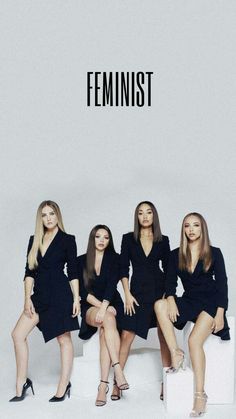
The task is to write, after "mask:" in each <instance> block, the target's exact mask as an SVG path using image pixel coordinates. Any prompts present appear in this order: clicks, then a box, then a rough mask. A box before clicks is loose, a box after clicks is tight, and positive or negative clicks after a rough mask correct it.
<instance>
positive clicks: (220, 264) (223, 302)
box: [214, 249, 228, 310]
mask: <svg viewBox="0 0 236 419" xmlns="http://www.w3.org/2000/svg"><path fill="white" fill-rule="evenodd" d="M214 277H215V281H216V287H217V305H218V307H222V308H224V309H225V310H227V308H228V284H227V275H226V271H225V263H224V258H223V255H222V253H221V250H220V249H216V253H215V260H214Z"/></svg>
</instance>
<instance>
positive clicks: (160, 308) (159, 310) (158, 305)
mask: <svg viewBox="0 0 236 419" xmlns="http://www.w3.org/2000/svg"><path fill="white" fill-rule="evenodd" d="M154 310H155V312H156V314H163V313H166V310H167V304H166V300H165V299H162V300H157V301H156V302H155V304H154Z"/></svg>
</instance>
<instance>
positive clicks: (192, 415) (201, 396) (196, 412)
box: [189, 391, 208, 418]
mask: <svg viewBox="0 0 236 419" xmlns="http://www.w3.org/2000/svg"><path fill="white" fill-rule="evenodd" d="M194 399H200V400H204V401H205V403H204V408H203V409H201V410H196V409H193V410H192V411H191V412H190V414H189V416H190V418H200V417H201V416H203V415H204V413H206V404H207V399H208V396H207V394H206V393H205V391H195V393H194Z"/></svg>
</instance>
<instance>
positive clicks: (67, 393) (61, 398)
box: [48, 382, 71, 402]
mask: <svg viewBox="0 0 236 419" xmlns="http://www.w3.org/2000/svg"><path fill="white" fill-rule="evenodd" d="M70 389H71V383H70V382H69V383H68V384H67V386H66V389H65V393H64V394H63V396H61V397H57V396H53V397H52V398H51V399H49V400H48V401H49V402H63V400H65V397H66V396H68V399H69V398H70Z"/></svg>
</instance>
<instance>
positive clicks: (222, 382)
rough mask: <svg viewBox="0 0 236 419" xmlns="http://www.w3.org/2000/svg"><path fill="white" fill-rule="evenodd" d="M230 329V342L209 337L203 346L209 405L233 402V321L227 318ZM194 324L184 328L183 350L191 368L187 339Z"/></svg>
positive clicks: (230, 317)
mask: <svg viewBox="0 0 236 419" xmlns="http://www.w3.org/2000/svg"><path fill="white" fill-rule="evenodd" d="M227 320H228V324H229V327H230V337H231V339H230V340H227V341H223V340H221V339H220V337H218V336H213V335H210V336H209V337H208V338H207V340H206V342H205V344H204V351H205V355H206V376H205V391H206V393H207V395H208V403H209V404H227V403H233V402H234V369H235V356H234V353H235V319H234V317H233V316H228V317H227ZM193 327H194V323H192V322H188V323H187V325H186V326H185V328H184V350H185V353H186V359H187V362H188V364H189V366H190V367H191V362H190V356H189V350H188V338H189V335H190V333H191V331H192V329H193Z"/></svg>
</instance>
